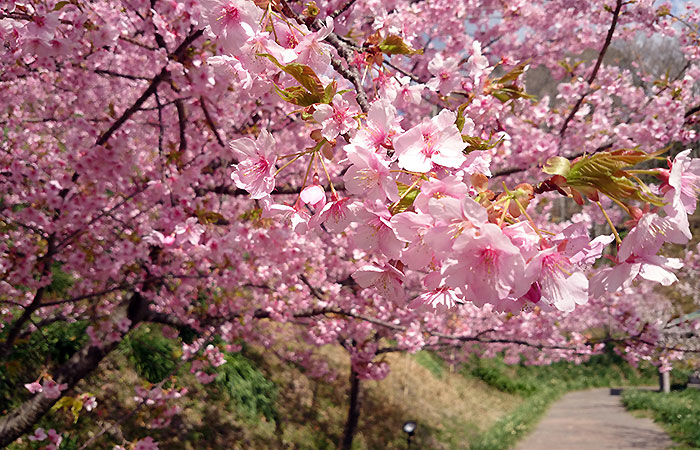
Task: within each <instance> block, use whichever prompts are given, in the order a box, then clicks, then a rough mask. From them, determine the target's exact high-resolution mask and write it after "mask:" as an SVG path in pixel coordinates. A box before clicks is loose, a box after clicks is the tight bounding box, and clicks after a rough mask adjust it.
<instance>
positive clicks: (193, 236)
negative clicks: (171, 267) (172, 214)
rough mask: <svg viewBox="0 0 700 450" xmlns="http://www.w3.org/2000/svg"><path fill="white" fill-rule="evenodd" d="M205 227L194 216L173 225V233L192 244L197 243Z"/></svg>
mask: <svg viewBox="0 0 700 450" xmlns="http://www.w3.org/2000/svg"><path fill="white" fill-rule="evenodd" d="M204 231H206V228H204V225H202V224H200V223H199V220H197V218H196V217H190V218H188V219H187V220H186V221H185V223H184V224H180V225H178V226H176V227H175V235H176V236H179V237H180V240H182V241H184V242H189V243H190V244H192V245H197V244H199V239H200V238H201V236H202V234H204Z"/></svg>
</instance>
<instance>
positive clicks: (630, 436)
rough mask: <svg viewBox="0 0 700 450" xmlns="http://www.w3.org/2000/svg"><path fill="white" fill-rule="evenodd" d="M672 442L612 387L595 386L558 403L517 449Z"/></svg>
mask: <svg viewBox="0 0 700 450" xmlns="http://www.w3.org/2000/svg"><path fill="white" fill-rule="evenodd" d="M672 444H673V442H672V441H671V439H670V438H669V437H668V435H667V434H666V433H665V432H664V431H663V430H662V429H661V427H659V426H658V425H656V424H655V423H654V422H653V421H652V420H651V419H649V418H637V417H634V416H632V415H631V414H630V413H628V412H627V411H626V410H625V408H624V407H623V406H622V403H621V402H620V397H619V396H612V395H610V389H593V390H589V391H577V392H571V393H568V394H566V395H564V396H563V397H562V398H561V399H559V400H558V401H557V402H555V403H554V405H552V406H551V408H550V409H549V411H547V413H546V414H545V416H544V417H543V418H542V421H541V422H540V423H539V424H538V425H537V426H536V428H535V430H534V431H533V432H532V433H531V434H529V435H528V436H526V437H525V439H523V440H522V441H521V442H520V443H519V445H518V446H517V447H516V450H550V449H552V450H598V449H616V450H627V449H629V450H639V449H645V450H647V449H648V450H652V449H653V450H664V449H667V448H669V447H670V446H671V445H672Z"/></svg>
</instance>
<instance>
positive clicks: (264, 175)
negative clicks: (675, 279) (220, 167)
mask: <svg viewBox="0 0 700 450" xmlns="http://www.w3.org/2000/svg"><path fill="white" fill-rule="evenodd" d="M231 150H233V153H234V156H236V158H238V159H239V160H240V161H241V162H240V163H239V164H237V165H236V166H234V167H235V170H234V172H233V173H232V174H231V178H232V179H233V181H234V183H236V186H238V187H239V188H241V189H245V190H247V191H248V192H250V194H251V197H252V198H254V199H260V198H263V197H265V196H266V195H267V194H269V193H270V192H272V190H273V189H274V188H275V161H276V160H277V155H276V154H275V139H274V138H273V137H272V135H271V134H270V133H268V132H267V131H266V130H262V131H261V132H260V135H259V136H258V139H257V140H256V141H253V140H252V139H250V138H240V139H236V140H235V141H232V142H231Z"/></svg>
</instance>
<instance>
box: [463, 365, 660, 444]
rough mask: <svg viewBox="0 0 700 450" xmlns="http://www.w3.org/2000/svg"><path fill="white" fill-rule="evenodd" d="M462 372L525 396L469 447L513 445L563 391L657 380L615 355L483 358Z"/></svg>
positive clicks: (648, 382)
mask: <svg viewBox="0 0 700 450" xmlns="http://www.w3.org/2000/svg"><path fill="white" fill-rule="evenodd" d="M465 371H467V375H470V376H475V377H478V378H481V379H482V380H483V381H485V382H486V383H487V384H489V385H491V386H493V387H496V388H497V389H499V390H501V391H503V392H508V393H512V394H516V395H519V396H521V397H523V398H524V401H523V402H522V403H521V404H520V405H519V406H518V407H516V408H515V409H514V410H513V411H512V412H510V413H509V414H506V415H505V416H503V417H502V418H501V419H500V420H498V421H497V422H496V423H495V424H494V425H493V426H491V427H490V428H489V429H488V430H486V431H485V432H484V433H482V434H481V435H480V436H479V438H478V439H476V440H475V441H473V442H471V444H470V447H469V448H470V449H471V450H502V449H504V448H511V447H513V446H514V445H515V443H516V442H517V441H518V440H520V439H521V438H522V437H523V436H524V435H525V434H527V433H528V432H529V431H530V430H532V428H533V427H534V426H535V425H536V424H537V422H538V421H539V419H540V418H541V417H542V415H543V414H544V413H545V412H546V411H547V408H548V407H549V405H550V404H551V403H552V402H554V401H555V400H557V399H558V398H559V397H561V396H562V395H563V394H564V393H566V392H569V391H574V390H580V389H587V388H593V387H608V386H620V385H640V384H653V383H654V382H655V381H656V374H655V371H654V370H653V369H651V368H647V369H645V370H642V371H637V370H635V369H633V368H632V367H630V366H629V365H628V364H627V363H626V362H624V361H623V360H622V359H621V358H620V357H618V356H616V355H614V354H604V355H598V356H594V357H592V358H591V359H590V360H589V361H587V362H585V363H583V364H580V365H575V364H572V363H566V362H560V363H554V364H551V365H549V366H523V365H519V366H507V365H506V364H504V363H503V362H502V361H499V360H486V361H483V360H482V361H478V362H476V363H475V364H473V365H472V366H471V367H469V368H466V369H465Z"/></svg>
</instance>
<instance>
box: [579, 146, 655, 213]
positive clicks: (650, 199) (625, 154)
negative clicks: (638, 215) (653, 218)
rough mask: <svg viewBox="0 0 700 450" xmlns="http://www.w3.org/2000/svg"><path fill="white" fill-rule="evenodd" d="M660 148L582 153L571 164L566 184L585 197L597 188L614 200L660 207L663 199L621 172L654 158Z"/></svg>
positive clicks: (632, 177)
mask: <svg viewBox="0 0 700 450" xmlns="http://www.w3.org/2000/svg"><path fill="white" fill-rule="evenodd" d="M663 152H664V151H663V150H662V151H659V152H655V153H646V152H644V151H642V150H630V149H622V150H615V151H612V152H598V153H594V154H592V155H586V156H583V157H581V158H580V159H578V160H577V161H576V162H574V163H573V164H572V165H571V168H570V169H569V172H568V173H567V175H566V184H567V185H569V186H571V187H573V188H576V189H578V190H579V191H581V192H583V193H584V194H586V195H587V196H589V197H590V196H591V195H595V194H596V191H600V192H602V193H603V194H605V195H607V196H608V197H611V198H614V199H617V200H620V201H622V200H626V199H634V200H640V201H642V202H647V203H651V204H652V205H656V206H662V205H664V201H663V199H662V198H661V197H659V196H657V195H654V194H653V193H652V192H651V191H649V189H648V188H647V187H646V186H644V185H640V184H639V183H638V179H637V178H635V177H634V176H632V175H631V174H629V173H627V172H625V171H624V169H626V168H628V167H631V166H634V165H636V164H639V163H642V162H646V161H650V160H652V159H657V157H658V156H659V155H660V154H661V153H663Z"/></svg>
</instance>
